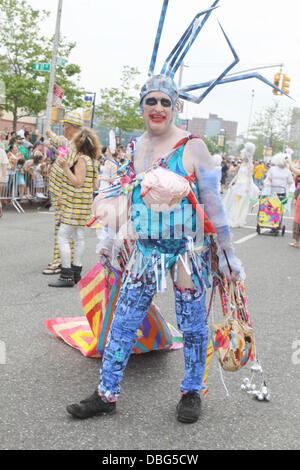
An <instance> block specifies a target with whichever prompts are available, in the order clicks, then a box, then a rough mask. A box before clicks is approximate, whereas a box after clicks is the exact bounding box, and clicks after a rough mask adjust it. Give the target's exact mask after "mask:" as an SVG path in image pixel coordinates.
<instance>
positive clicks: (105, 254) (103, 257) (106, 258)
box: [99, 248, 112, 266]
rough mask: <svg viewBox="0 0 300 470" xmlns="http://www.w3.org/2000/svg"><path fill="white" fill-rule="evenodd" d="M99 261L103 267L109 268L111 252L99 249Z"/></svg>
mask: <svg viewBox="0 0 300 470" xmlns="http://www.w3.org/2000/svg"><path fill="white" fill-rule="evenodd" d="M99 259H100V263H101V264H103V266H109V265H110V264H111V261H112V252H111V251H109V250H108V249H106V248H101V250H100V251H99Z"/></svg>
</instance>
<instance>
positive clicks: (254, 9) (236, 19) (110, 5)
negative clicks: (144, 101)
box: [29, 0, 300, 133]
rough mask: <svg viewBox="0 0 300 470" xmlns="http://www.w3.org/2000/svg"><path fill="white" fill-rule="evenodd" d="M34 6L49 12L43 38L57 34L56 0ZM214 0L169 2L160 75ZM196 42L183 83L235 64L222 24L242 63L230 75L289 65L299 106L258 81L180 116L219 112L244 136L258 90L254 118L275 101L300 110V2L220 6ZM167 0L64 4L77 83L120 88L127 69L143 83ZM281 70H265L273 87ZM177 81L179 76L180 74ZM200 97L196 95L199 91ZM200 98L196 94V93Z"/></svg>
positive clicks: (35, 1)
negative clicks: (179, 42) (78, 72)
mask: <svg viewBox="0 0 300 470" xmlns="http://www.w3.org/2000/svg"><path fill="white" fill-rule="evenodd" d="M29 3H30V4H31V5H32V6H33V7H35V8H43V9H46V10H48V11H51V16H50V18H49V20H47V22H46V23H45V31H44V33H45V34H46V35H49V36H50V35H52V34H53V33H54V29H55V19H56V11H57V4H58V1H57V0H29ZM212 3H213V0H170V1H169V8H168V12H167V17H166V21H165V27H164V31H163V36H162V40H161V45H160V49H159V54H158V59H157V67H156V70H155V72H157V73H159V72H160V69H161V66H162V64H163V61H164V60H165V58H166V57H167V55H168V54H169V52H170V51H171V50H172V48H173V47H174V45H175V43H176V42H177V40H178V39H179V37H180V36H181V35H182V33H183V31H184V30H185V29H186V27H187V26H188V24H189V23H190V21H191V19H192V18H193V17H194V16H195V15H196V14H197V13H198V12H199V11H202V10H205V9H206V8H208V7H209V6H210V5H211V4H212ZM219 5H220V8H218V9H217V10H216V11H215V12H214V13H213V14H212V15H211V17H210V19H209V21H208V22H207V23H206V25H205V27H204V29H203V30H202V32H201V33H200V35H199V37H198V39H197V41H196V42H195V43H194V45H193V46H192V48H191V50H190V52H189V53H188V55H187V56H186V59H185V63H186V65H187V66H188V67H186V68H184V73H183V85H188V84H192V83H200V82H202V81H206V80H209V79H212V78H215V77H216V76H217V75H218V74H219V73H220V72H221V71H222V70H223V69H224V68H225V67H226V66H227V65H229V64H230V63H231V62H232V54H231V52H230V50H229V48H228V46H227V45H226V43H225V39H224V37H223V35H222V33H221V32H220V28H219V26H218V22H217V20H219V21H220V23H221V24H222V26H223V28H224V30H225V32H226V33H227V35H228V36H229V38H230V40H231V42H232V44H233V46H234V48H235V49H236V52H237V53H238V55H239V58H240V62H239V64H237V65H236V66H235V68H234V69H233V70H232V72H234V71H239V70H245V69H248V68H252V67H256V66H265V65H273V64H281V63H283V64H284V67H283V72H284V73H286V75H288V76H289V77H290V78H291V86H290V94H291V96H292V97H293V98H294V101H292V100H290V99H288V98H286V97H284V96H280V97H279V96H278V97H275V96H274V95H273V94H272V89H271V88H270V87H268V86H267V85H265V84H263V83H262V82H260V81H258V80H257V79H250V80H245V81H243V82H237V83H232V84H226V85H220V86H219V87H217V88H215V89H214V90H213V91H212V92H211V93H210V94H209V95H208V96H207V97H206V99H205V100H204V101H203V102H202V103H201V104H200V105H194V104H191V103H189V104H185V109H184V112H183V115H182V117H184V118H186V117H188V118H192V117H204V118H206V117H208V114H209V113H213V114H218V115H219V116H220V117H222V118H223V119H226V120H231V121H238V123H239V127H238V132H239V133H242V132H246V130H247V127H248V122H249V116H250V109H251V95H252V90H254V91H255V98H254V102H253V115H252V116H253V117H254V116H255V114H256V113H257V112H259V111H260V110H262V109H263V108H264V107H267V106H271V105H272V103H273V102H274V101H276V100H278V101H279V102H280V104H281V105H282V107H284V108H288V107H294V106H297V107H300V86H299V85H300V54H299V46H300V27H299V21H300V20H299V19H300V1H299V0H285V1H282V0H221V1H220V3H219ZM161 6H162V0H127V1H125V0H63V13H62V23H61V32H62V34H63V35H64V36H66V38H67V39H68V40H69V41H75V42H76V44H77V46H76V48H75V50H74V51H73V53H72V56H71V61H72V62H74V63H77V64H79V65H80V66H81V68H82V73H81V82H80V85H81V86H83V87H84V88H86V90H87V91H94V92H96V93H97V94H98V96H99V92H100V89H101V88H104V87H112V86H116V87H118V86H119V84H120V82H119V77H120V73H121V71H122V68H123V66H124V65H129V66H133V67H137V68H138V69H139V71H140V72H141V76H140V84H141V85H142V84H143V82H144V81H145V80H146V78H147V71H148V67H149V62H150V58H151V54H152V49H153V42H154V38H155V34H156V30H157V25H158V19H159V15H160V11H161ZM277 71H279V67H277V68H276V67H275V68H270V69H266V70H262V71H260V72H261V73H262V74H263V75H265V77H266V78H268V79H269V80H270V81H273V77H274V74H275V73H276V72H277ZM175 79H177V80H178V76H177V75H176V76H175ZM195 93H197V92H195ZM198 93H199V92H198Z"/></svg>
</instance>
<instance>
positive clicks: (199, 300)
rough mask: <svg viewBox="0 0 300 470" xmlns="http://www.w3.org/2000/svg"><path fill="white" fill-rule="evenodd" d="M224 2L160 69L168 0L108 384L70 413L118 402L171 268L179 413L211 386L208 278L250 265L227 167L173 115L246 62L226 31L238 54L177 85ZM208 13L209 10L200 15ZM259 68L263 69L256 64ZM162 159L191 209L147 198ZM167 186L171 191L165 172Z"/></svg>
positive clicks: (105, 240) (103, 373)
mask: <svg viewBox="0 0 300 470" xmlns="http://www.w3.org/2000/svg"><path fill="white" fill-rule="evenodd" d="M217 3H218V0H216V1H215V2H214V4H213V5H212V7H211V8H210V9H209V10H207V11H205V12H201V13H200V14H198V15H197V16H196V18H195V19H194V21H193V22H192V23H191V25H190V26H189V27H188V29H187V30H186V32H185V33H184V35H183V36H182V38H181V39H180V41H179V42H178V44H177V45H176V47H175V48H174V49H173V51H172V53H171V54H170V56H169V57H168V58H167V60H166V61H165V64H164V66H163V68H162V71H161V73H160V74H159V75H155V74H154V66H155V62H156V55H157V49H158V45H159V41H160V36H161V32H162V28H163V23H164V19H165V14H166V10H167V6H168V0H164V2H163V9H162V14H161V18H160V22H159V28H158V32H157V36H156V40H155V46H154V51H153V55H152V59H151V64H150V69H149V77H150V78H149V79H148V81H147V82H146V83H145V85H144V86H143V88H142V90H141V95H140V108H141V112H142V115H143V118H144V121H145V125H146V132H145V133H144V134H143V135H142V136H141V138H140V139H139V140H138V141H137V143H136V146H135V147H134V148H133V151H132V157H131V162H130V165H129V173H128V175H127V176H126V177H125V178H124V179H123V180H122V178H121V186H122V181H123V183H124V188H125V189H126V182H127V183H128V184H127V190H128V191H131V192H130V194H132V196H131V198H130V201H131V220H132V223H133V225H134V228H135V232H136V234H137V240H136V242H135V245H134V249H133V251H132V253H131V257H130V259H129V261H128V263H127V266H126V267H125V270H124V273H123V277H122V285H121V289H120V293H119V297H118V301H117V305H116V308H115V311H114V317H113V321H112V324H111V328H110V331H109V336H108V339H107V343H106V346H105V351H104V356H103V361H102V368H101V370H100V382H99V386H98V388H97V390H96V391H95V392H94V393H93V395H91V396H90V397H89V398H87V399H85V400H82V401H81V402H80V403H79V404H72V405H69V406H67V411H68V413H70V414H71V415H72V416H73V417H75V418H78V419H85V418H89V417H91V416H95V415H99V414H103V413H107V414H113V413H115V412H116V402H117V400H118V397H119V394H120V383H121V380H122V378H123V373H124V370H125V368H126V365H127V362H128V360H129V357H130V355H131V352H132V347H133V345H134V342H135V340H136V337H137V330H138V328H139V326H140V325H141V323H142V321H143V319H144V317H145V316H146V314H147V311H148V309H149V306H150V304H151V301H152V298H153V296H154V295H155V294H156V293H157V292H159V291H161V290H165V289H166V282H165V277H166V273H167V272H169V271H170V273H171V276H172V280H173V286H174V293H175V311H176V316H177V323H178V326H179V329H180V330H181V331H182V333H183V340H184V362H185V377H184V379H183V381H182V383H181V399H180V401H179V403H178V405H177V419H178V420H179V421H181V422H184V423H193V422H195V421H197V420H198V419H199V416H200V412H201V399H200V392H201V390H202V389H203V376H204V371H205V366H206V358H207V346H208V337H209V328H208V324H207V311H206V305H205V294H206V289H207V287H209V280H208V277H209V275H210V274H211V275H212V276H213V277H214V276H215V277H216V276H218V275H220V273H222V274H221V275H224V276H226V277H227V279H228V280H230V281H233V282H235V281H236V280H238V279H243V278H244V273H243V268H242V266H241V263H240V261H239V260H238V259H237V258H236V256H235V254H234V249H233V244H232V240H231V235H230V231H229V227H228V223H227V218H226V214H225V211H224V207H223V202H222V199H221V196H220V191H219V186H220V185H219V171H218V169H217V168H216V167H215V164H214V161H213V159H212V158H211V155H210V154H209V152H208V149H207V147H206V145H205V143H204V142H203V141H202V140H201V138H197V137H195V136H191V135H187V133H186V132H185V131H183V130H181V129H179V128H177V127H176V126H175V125H174V118H175V113H176V105H177V101H178V98H179V97H180V98H183V99H188V100H190V101H193V102H196V103H198V102H200V101H201V100H202V99H203V98H204V97H205V96H206V95H207V94H208V93H209V92H210V91H211V90H212V89H213V88H214V86H216V85H217V84H219V83H224V81H223V77H224V76H225V75H226V73H228V71H229V70H230V69H231V68H232V67H233V65H235V63H236V62H237V59H236V55H235V52H234V50H233V48H232V46H231V45H230V43H229V40H228V38H227V36H226V35H225V33H224V31H223V33H224V36H225V38H226V41H227V42H228V44H229V45H230V48H231V50H232V53H233V54H234V56H235V61H234V63H233V64H231V66H230V67H228V68H227V69H226V70H225V71H224V72H223V73H222V74H221V75H220V76H219V77H218V78H217V79H216V80H213V81H212V82H206V83H205V84H198V85H193V86H189V87H186V88H182V89H181V90H178V89H177V87H176V85H175V83H174V81H173V77H174V74H175V72H176V70H177V69H178V68H179V66H180V64H181V62H182V60H183V58H184V56H185V54H186V52H187V51H188V49H189V48H190V47H191V45H192V44H193V42H194V40H195V39H196V36H197V35H198V34H199V32H200V30H201V29H202V27H203V26H204V24H205V22H206V20H207V19H208V17H209V15H210V14H211V12H212V11H213V9H214V8H215V7H216V4H217ZM201 16H203V20H202V22H201V23H200V18H201ZM184 48H185V50H184ZM181 52H183V53H182V54H181ZM180 54H181V56H180V58H179V55H180ZM252 76H255V77H256V78H259V79H262V78H261V77H260V76H258V75H257V74H255V75H252ZM244 78H250V76H249V75H248V76H245V77H244ZM227 80H229V79H227ZM230 80H232V79H230ZM263 81H265V80H263ZM268 84H269V85H271V86H272V84H270V83H268ZM204 87H206V91H205V92H204V93H203V94H202V95H201V96H200V98H195V97H193V96H192V95H190V94H189V92H190V91H191V90H195V89H199V88H204ZM153 166H154V168H157V167H159V166H161V167H163V168H164V169H165V170H166V171H168V172H169V173H168V176H166V177H167V178H168V179H170V173H172V174H173V176H174V177H178V176H179V177H181V178H182V179H183V178H184V179H186V180H187V179H188V180H189V181H190V182H191V185H192V186H191V187H192V188H193V191H192V192H193V194H194V196H195V197H196V203H195V200H193V203H192V213H191V212H190V211H189V210H187V208H190V207H191V201H192V198H190V197H189V196H190V194H189V195H188V196H186V197H182V198H179V199H178V203H177V205H176V204H175V206H176V207H175V208H174V207H173V206H172V208H171V207H170V210H169V211H168V210H165V212H164V216H163V214H162V212H160V211H158V212H157V207H156V208H155V207H154V206H153V207H149V206H148V205H146V204H145V200H146V195H147V192H148V190H149V191H151V188H149V187H148V188H147V187H146V188H145V187H143V186H142V181H143V178H144V177H145V178H146V176H147V174H148V173H149V169H150V168H151V167H153ZM151 171H152V170H151ZM145 175H146V176H145ZM166 175H167V174H166ZM193 183H194V184H193ZM174 184H175V183H174ZM160 186H161V187H160V190H161V192H163V186H164V181H162V182H161V185H160ZM171 186H172V185H171ZM124 188H123V189H124ZM116 192H117V188H116ZM123 192H124V191H123ZM121 194H122V191H121V192H120V195H121ZM175 199H176V198H175ZM108 201H109V199H108ZM197 202H198V204H200V203H201V204H202V205H203V207H204V210H205V213H206V215H207V217H208V219H209V220H210V222H211V224H212V225H211V224H210V223H209V222H208V220H207V218H206V216H205V215H204V240H202V241H199V233H198V232H201V230H197V229H196V233H195V231H193V227H194V225H195V224H194V222H195V219H196V217H195V213H196V212H197V214H198V213H199V209H198V208H197ZM200 235H201V234H200ZM211 235H212V236H211ZM115 236H116V234H115V233H114V231H113V229H112V228H108V229H107V230H106V231H104V232H103V236H102V237H101V243H100V250H99V253H100V254H101V255H102V257H103V258H104V259H106V260H108V261H110V259H111V257H112V253H113V251H114V249H113V248H114V240H113V239H114V238H115ZM214 236H216V243H215V241H214ZM200 238H201V236H200ZM214 246H215V247H216V249H217V257H216V258H215V259H218V268H216V267H213V266H212V263H211V261H212V258H211V253H212V252H213V250H212V248H213V247H214ZM215 254H216V252H215Z"/></svg>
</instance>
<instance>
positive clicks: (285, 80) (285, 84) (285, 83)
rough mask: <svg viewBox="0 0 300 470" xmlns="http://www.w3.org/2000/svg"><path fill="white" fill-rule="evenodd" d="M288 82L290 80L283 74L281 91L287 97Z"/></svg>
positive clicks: (288, 90)
mask: <svg viewBox="0 0 300 470" xmlns="http://www.w3.org/2000/svg"><path fill="white" fill-rule="evenodd" d="M290 81H291V79H290V78H289V77H287V76H286V75H284V74H283V78H282V85H281V89H282V91H284V92H285V93H286V94H287V95H288V94H289V92H290Z"/></svg>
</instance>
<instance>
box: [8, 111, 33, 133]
mask: <svg viewBox="0 0 300 470" xmlns="http://www.w3.org/2000/svg"><path fill="white" fill-rule="evenodd" d="M35 127H36V117H35V116H26V117H24V118H21V119H20V120H19V121H18V122H17V131H18V130H19V129H23V130H24V131H27V130H28V131H30V130H31V131H32V130H34V129H35ZM0 131H4V132H12V131H13V115H12V113H7V112H6V111H2V113H1V115H0Z"/></svg>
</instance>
